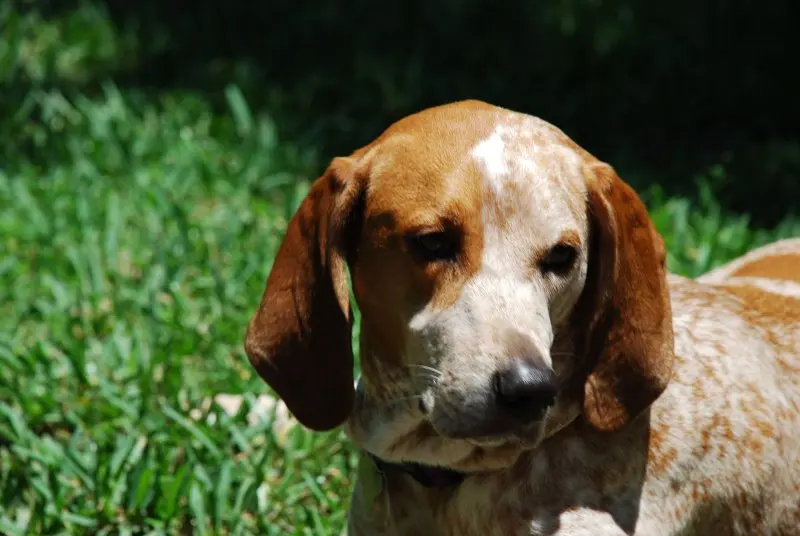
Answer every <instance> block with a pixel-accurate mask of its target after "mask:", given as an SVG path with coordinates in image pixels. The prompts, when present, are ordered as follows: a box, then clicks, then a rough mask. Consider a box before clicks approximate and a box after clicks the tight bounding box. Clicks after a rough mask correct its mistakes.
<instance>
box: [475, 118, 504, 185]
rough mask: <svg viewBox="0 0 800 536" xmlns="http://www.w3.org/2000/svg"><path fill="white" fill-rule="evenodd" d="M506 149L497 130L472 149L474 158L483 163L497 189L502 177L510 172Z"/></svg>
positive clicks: (491, 182) (488, 176) (501, 182)
mask: <svg viewBox="0 0 800 536" xmlns="http://www.w3.org/2000/svg"><path fill="white" fill-rule="evenodd" d="M505 149H506V144H505V142H504V141H503V138H502V136H501V135H500V133H499V132H498V131H497V130H495V131H494V132H493V133H492V135H491V136H489V137H488V138H486V139H485V140H483V141H481V142H480V143H478V144H477V145H476V146H475V148H474V149H472V156H473V158H475V159H476V160H477V161H478V162H479V163H480V164H481V166H482V167H483V169H484V171H485V172H486V176H487V178H488V179H489V183H490V184H491V185H492V186H493V187H494V189H495V190H500V188H501V187H502V186H503V181H502V178H503V177H504V176H505V174H506V173H508V165H507V164H506V155H505Z"/></svg>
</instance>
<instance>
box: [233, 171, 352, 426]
mask: <svg viewBox="0 0 800 536" xmlns="http://www.w3.org/2000/svg"><path fill="white" fill-rule="evenodd" d="M361 183H362V181H361V180H359V178H358V177H356V175H355V174H354V171H353V164H352V161H351V160H350V159H349V158H337V159H334V160H333V162H331V164H330V166H329V167H328V169H327V170H326V171H325V173H324V174H323V175H322V177H320V178H319V179H317V180H316V182H315V183H314V184H313V185H312V187H311V189H310V191H309V192H308V195H307V196H306V197H305V199H304V200H303V202H302V203H301V205H300V207H299V208H298V210H297V212H296V213H295V214H294V217H293V218H292V220H291V221H290V222H289V226H288V229H287V231H286V235H285V236H284V239H283V243H282V244H281V246H280V248H279V250H278V254H277V256H276V257H275V262H274V264H273V266H272V270H271V272H270V274H269V277H268V278H267V284H266V290H265V291H264V294H263V296H262V298H261V304H260V305H259V307H258V310H257V311H256V313H255V315H254V316H253V318H252V320H251V321H250V325H249V328H248V330H247V335H246V342H245V352H246V353H247V357H248V358H249V360H250V363H251V364H252V365H253V367H254V368H255V370H256V371H257V372H258V374H259V375H260V376H261V378H263V379H264V381H265V382H266V383H267V384H268V385H269V386H270V387H272V389H274V390H275V392H276V393H277V394H278V395H279V396H280V397H281V398H282V399H283V400H284V402H285V403H286V406H287V407H288V408H289V410H290V411H291V412H292V413H293V414H294V416H295V417H296V418H297V420H298V421H299V422H300V423H301V424H303V425H304V426H306V427H307V428H310V429H312V430H318V431H324V430H330V429H333V428H335V427H337V426H339V425H340V424H342V423H343V422H344V421H345V420H346V419H347V417H348V415H349V413H350V410H351V408H352V405H353V395H354V391H353V349H352V345H351V328H352V317H351V311H350V299H349V296H350V293H349V287H348V282H347V272H346V260H347V254H348V250H349V248H350V247H351V246H352V244H353V240H354V239H357V237H354V234H356V233H358V229H359V228H360V226H359V225H358V221H359V220H358V219H359V218H360V215H359V214H357V212H358V211H359V210H360V209H359V205H360V200H361V199H362V194H363V193H364V187H363V184H361Z"/></svg>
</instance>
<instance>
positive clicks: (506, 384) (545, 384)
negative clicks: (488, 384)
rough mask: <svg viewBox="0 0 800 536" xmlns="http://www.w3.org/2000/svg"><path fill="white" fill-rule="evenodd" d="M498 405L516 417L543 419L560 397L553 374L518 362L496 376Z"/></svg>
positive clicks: (527, 362) (528, 361) (524, 362)
mask: <svg viewBox="0 0 800 536" xmlns="http://www.w3.org/2000/svg"><path fill="white" fill-rule="evenodd" d="M494 388H495V396H496V398H497V405H498V406H499V407H500V408H502V409H503V410H504V411H506V412H509V413H511V414H512V415H514V416H515V417H519V418H524V417H540V416H541V414H542V412H544V410H545V409H547V407H549V406H551V405H553V403H554V402H555V398H556V394H557V392H556V378H555V374H553V371H552V370H550V369H549V368H547V367H545V366H541V365H536V364H535V363H533V362H531V361H530V360H526V359H514V360H513V361H512V362H511V363H510V364H509V366H507V367H506V368H505V369H503V370H501V371H499V372H498V373H497V375H496V376H495V384H494Z"/></svg>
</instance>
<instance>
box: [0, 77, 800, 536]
mask: <svg viewBox="0 0 800 536" xmlns="http://www.w3.org/2000/svg"><path fill="white" fill-rule="evenodd" d="M220 94H221V95H222V94H224V102H225V104H226V106H225V108H224V109H223V110H221V111H220V110H219V109H216V108H213V107H212V105H211V104H210V103H209V102H208V101H207V100H206V99H205V98H203V97H200V96H197V95H195V94H192V93H182V92H178V91H174V90H172V91H165V92H162V93H160V94H159V95H158V96H157V97H153V96H152V95H151V96H148V97H145V96H143V94H140V93H136V92H133V91H122V90H120V89H118V88H117V87H116V86H114V85H113V84H110V83H109V84H106V85H105V86H103V87H102V90H101V91H97V92H93V93H92V94H91V96H89V94H86V95H82V94H81V93H80V92H78V93H75V92H73V93H69V94H67V93H62V92H60V91H59V90H58V89H55V88H47V87H42V88H39V89H36V90H35V91H31V92H30V93H29V94H28V95H27V96H26V97H25V99H24V102H22V104H21V105H20V106H19V107H16V108H15V110H14V112H13V113H14V117H13V118H4V119H3V125H6V126H7V125H14V128H16V129H18V130H17V132H18V134H19V136H20V137H21V138H24V139H25V140H26V141H25V144H19V148H18V150H17V149H15V150H13V151H9V150H6V152H5V154H6V158H5V161H3V162H0V206H1V207H2V209H0V533H2V534H8V535H17V534H19V535H21V534H37V535H38V534H47V535H54V534H175V533H187V534H188V533H194V534H268V535H273V534H274V535H277V534H320V535H323V534H325V535H327V534H339V533H340V532H341V530H342V529H343V527H344V523H345V516H346V508H347V505H348V501H349V492H350V490H351V488H352V485H353V477H354V475H355V472H354V468H355V462H356V456H355V450H354V448H353V447H352V446H351V445H350V444H349V443H348V442H347V440H346V439H345V438H344V436H343V435H342V434H341V433H338V432H337V433H327V434H312V433H307V432H304V431H303V430H301V429H295V430H293V431H292V433H291V434H290V436H289V437H288V438H286V439H285V440H284V439H282V438H277V437H276V436H275V434H273V433H272V431H271V427H270V423H269V422H262V423H261V424H258V425H249V424H248V423H247V421H246V419H245V415H244V413H245V412H244V411H243V412H241V414H239V415H236V416H233V417H231V416H228V415H227V414H225V413H224V412H223V411H221V409H220V408H218V407H216V406H212V407H210V408H207V412H208V413H210V414H213V415H214V416H215V418H214V419H208V418H206V417H205V416H203V417H201V418H199V419H197V418H193V417H192V416H191V415H190V410H192V409H196V408H205V406H204V401H205V400H207V399H208V397H210V396H212V395H214V394H216V393H223V392H224V393H246V394H247V395H248V396H250V397H253V396H255V395H257V394H259V393H264V392H266V390H267V389H266V387H265V386H264V384H263V383H261V381H260V380H259V379H258V378H257V377H255V375H254V373H253V371H252V370H251V369H250V367H249V364H248V363H247V360H246V358H245V356H244V352H243V350H242V343H243V336H244V330H245V327H246V325H247V322H248V320H249V317H250V315H251V314H252V312H253V311H254V309H255V307H256V306H257V304H258V301H259V299H260V296H261V292H262V290H263V283H264V280H265V277H266V275H267V273H268V271H269V268H270V265H271V260H272V257H273V254H274V252H275V251H276V247H277V246H278V244H279V241H280V238H281V235H282V233H283V231H284V230H285V227H286V223H287V219H288V218H289V217H290V216H291V214H292V212H293V210H294V208H295V207H296V206H297V205H298V203H299V202H300V200H301V199H302V196H303V195H304V193H305V191H306V188H307V186H308V181H309V180H310V179H313V178H314V173H315V172H318V170H319V169H320V168H321V166H322V165H323V164H324V162H325V160H326V159H329V158H330V157H332V156H333V155H319V154H315V153H314V152H311V151H308V150H302V149H299V148H297V147H294V146H293V145H292V144H290V143H287V142H284V141H283V140H282V139H281V138H280V137H279V133H278V132H276V129H275V127H274V125H273V123H272V122H271V121H270V119H269V117H268V116H265V115H262V114H256V113H253V112H252V111H251V109H250V107H249V106H248V104H247V102H246V100H245V98H244V97H243V96H242V93H241V92H240V91H238V90H237V88H236V87H234V86H230V87H228V88H227V89H225V90H224V92H223V91H220ZM32 118H36V120H35V121H34V120H33V119H32ZM9 139H10V138H9ZM7 145H8V146H9V147H11V146H12V145H13V144H12V143H11V142H8V143H7ZM14 147H16V146H15V145H14ZM599 156H602V155H599ZM722 172H723V170H721V169H712V170H711V171H710V172H709V176H707V177H698V181H697V188H698V192H697V195H696V196H694V197H693V198H692V199H694V200H693V201H690V200H689V199H683V198H666V197H665V196H664V195H663V194H661V193H660V191H659V190H658V189H657V188H651V189H650V190H648V191H644V192H641V193H642V195H643V197H644V198H645V200H646V202H647V203H648V206H649V208H650V210H651V215H652V217H653V219H654V220H655V222H656V224H657V226H658V228H659V230H660V231H661V232H662V233H663V235H664V237H665V239H666V242H667V245H668V249H669V265H670V268H671V269H672V270H673V271H676V272H679V273H683V274H687V275H697V274H699V273H702V272H703V271H705V270H707V269H709V268H710V267H712V266H714V265H717V264H719V263H721V262H723V261H725V260H727V259H729V258H731V257H733V256H735V255H738V254H741V253H743V252H744V251H746V250H748V249H750V248H752V247H755V246H757V245H759V244H762V243H765V242H767V241H769V240H772V239H775V238H778V237H782V236H797V235H800V223H799V222H798V221H797V220H786V221H785V222H784V223H782V224H781V225H780V226H778V227H777V228H774V229H770V230H760V229H752V228H751V227H750V225H749V222H748V218H747V217H746V216H742V215H734V214H730V213H728V212H727V211H725V210H724V209H723V208H722V207H720V205H719V203H718V202H717V201H716V200H715V197H714V194H713V191H712V188H711V187H710V186H709V185H710V184H713V183H714V180H715V174H720V173H722Z"/></svg>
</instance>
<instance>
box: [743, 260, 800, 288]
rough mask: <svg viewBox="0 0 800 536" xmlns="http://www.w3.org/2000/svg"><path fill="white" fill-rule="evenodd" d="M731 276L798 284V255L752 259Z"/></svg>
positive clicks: (799, 279)
mask: <svg viewBox="0 0 800 536" xmlns="http://www.w3.org/2000/svg"><path fill="white" fill-rule="evenodd" d="M731 275H733V276H739V277H764V278H767V279H778V280H782V281H795V282H798V283H800V254H796V253H783V254H781V253H778V254H776V255H769V256H766V257H761V258H758V259H754V260H752V261H750V262H748V263H747V264H744V265H742V266H740V267H739V268H738V269H737V270H736V271H734V272H733V273H732V274H731Z"/></svg>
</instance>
